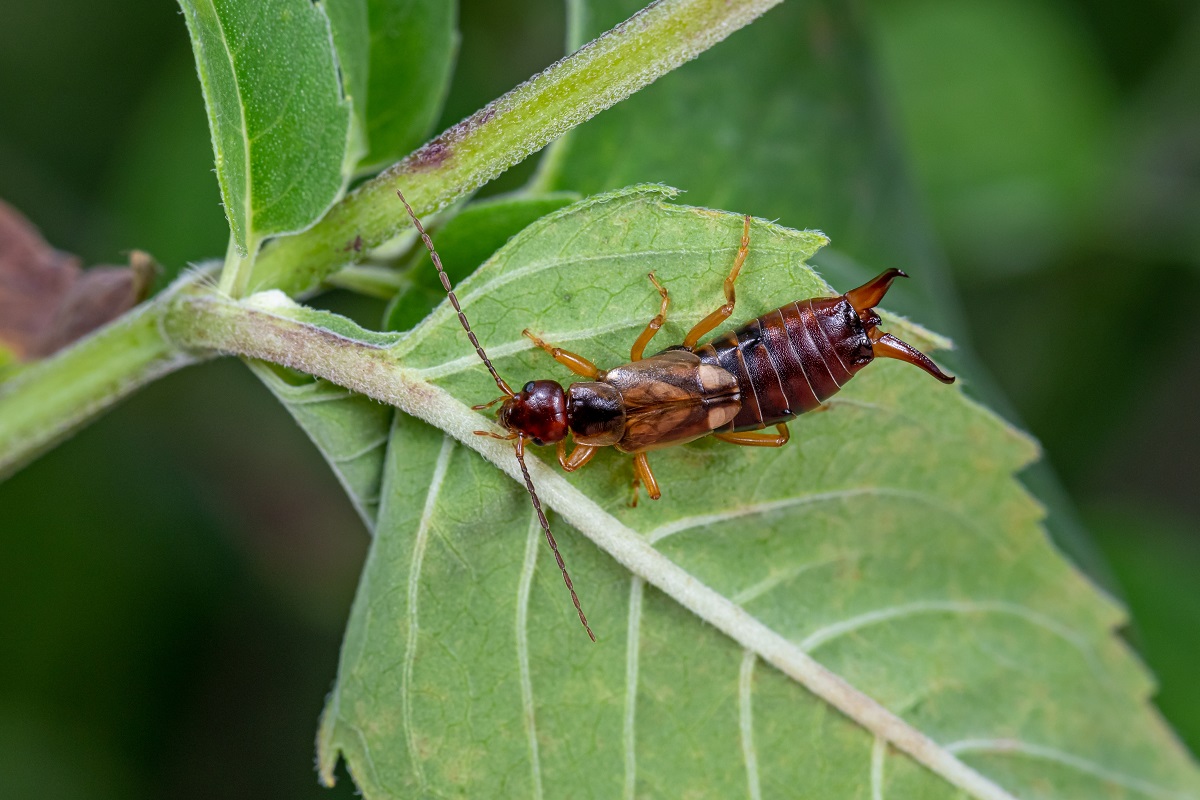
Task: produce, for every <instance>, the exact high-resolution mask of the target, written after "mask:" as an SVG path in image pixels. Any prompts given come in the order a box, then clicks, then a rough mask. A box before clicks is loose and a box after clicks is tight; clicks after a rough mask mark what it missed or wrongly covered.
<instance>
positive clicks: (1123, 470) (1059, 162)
mask: <svg viewBox="0 0 1200 800" xmlns="http://www.w3.org/2000/svg"><path fill="white" fill-rule="evenodd" d="M790 1H792V2H795V1H796V0H790ZM862 8H863V12H864V14H865V15H866V17H867V18H868V20H869V24H870V26H871V31H872V34H873V36H874V41H875V45H876V48H877V52H876V58H877V62H878V67H879V72H880V81H881V83H882V86H883V92H884V94H885V96H887V97H889V98H891V106H892V108H891V111H892V113H893V115H894V119H895V123H896V128H897V130H898V131H899V135H900V137H901V139H902V142H903V145H904V147H905V149H906V152H907V154H908V163H909V165H910V168H911V172H912V174H913V176H914V179H915V181H916V184H917V186H918V189H919V194H920V196H921V198H922V201H923V203H924V206H925V209H924V211H925V213H926V215H927V217H928V219H929V221H930V225H931V227H932V228H933V230H934V232H935V233H936V235H937V238H938V239H939V241H940V244H941V246H942V248H943V249H944V251H945V253H946V256H947V261H948V262H949V264H950V265H951V266H952V268H953V272H954V277H955V280H956V283H957V289H958V293H959V296H960V298H961V302H962V312H963V315H964V316H965V317H966V319H967V320H968V321H969V326H970V330H971V334H972V338H973V345H974V347H975V349H976V350H977V352H978V353H979V354H980V356H981V358H982V361H983V362H984V364H985V366H986V367H987V368H988V369H989V370H990V371H991V373H992V374H993V376H994V377H995V378H996V380H997V382H998V383H999V384H1000V385H1001V387H1002V388H1003V391H1004V392H1005V394H1006V395H1007V397H1008V398H1009V400H1010V401H1011V404H1012V410H1011V411H1008V412H1007V413H1011V414H1014V415H1015V416H1016V417H1017V418H1018V419H1020V420H1021V422H1022V424H1023V425H1024V426H1025V427H1027V428H1028V429H1029V430H1030V431H1031V432H1032V433H1033V434H1034V435H1035V436H1036V437H1037V438H1038V439H1039V440H1040V441H1041V442H1042V443H1043V444H1044V446H1045V449H1046V453H1047V456H1046V457H1047V460H1048V462H1049V464H1050V465H1051V467H1052V468H1053V469H1054V470H1055V471H1056V472H1057V474H1058V476H1059V477H1060V479H1061V481H1062V483H1063V484H1064V485H1065V487H1066V488H1067V490H1068V492H1069V493H1070V495H1071V497H1072V500H1073V502H1074V503H1075V505H1076V506H1077V508H1078V509H1079V510H1080V512H1081V515H1082V517H1083V518H1084V520H1085V522H1086V523H1087V524H1088V526H1089V528H1090V531H1091V533H1092V534H1093V535H1094V543H1095V546H1096V548H1097V549H1098V550H1099V552H1100V553H1101V554H1102V555H1103V557H1104V559H1105V560H1106V561H1107V566H1108V569H1109V570H1110V571H1111V573H1105V574H1100V575H1098V578H1099V579H1101V580H1102V581H1112V583H1111V584H1110V585H1112V586H1113V587H1114V591H1115V592H1117V593H1119V594H1120V595H1121V596H1123V597H1124V599H1125V600H1126V602H1127V603H1128V604H1129V606H1130V608H1131V610H1132V612H1133V615H1134V617H1135V620H1136V621H1135V626H1134V627H1133V628H1132V629H1131V630H1130V631H1128V636H1129V638H1130V639H1131V641H1133V642H1134V644H1135V646H1136V647H1137V648H1138V649H1139V650H1140V651H1141V652H1142V653H1143V655H1144V657H1145V659H1146V660H1147V662H1148V663H1149V664H1150V666H1151V667H1152V669H1153V670H1154V671H1155V672H1156V673H1157V674H1158V676H1159V678H1160V680H1161V683H1162V686H1163V689H1162V691H1161V694H1160V696H1159V698H1158V701H1159V704H1160V707H1161V708H1162V710H1163V713H1164V714H1165V715H1166V716H1167V718H1168V719H1169V720H1170V721H1171V722H1172V724H1173V725H1174V726H1175V728H1176V730H1178V731H1179V733H1180V735H1181V737H1182V738H1183V739H1184V740H1185V741H1186V742H1187V743H1188V744H1189V745H1190V746H1191V748H1192V749H1193V752H1195V751H1197V750H1200V686H1197V682H1196V681H1195V673H1196V666H1195V665H1196V664H1197V663H1200V493H1198V492H1197V484H1198V483H1200V481H1198V476H1200V455H1197V454H1198V453H1200V417H1198V415H1197V414H1196V413H1195V412H1194V409H1195V407H1196V401H1195V400H1194V399H1193V397H1194V396H1193V395H1191V393H1190V392H1191V390H1193V389H1195V390H1196V391H1197V392H1200V333H1198V332H1197V326H1196V325H1195V324H1194V321H1193V319H1192V314H1191V311H1192V308H1193V302H1194V301H1195V300H1196V299H1197V298H1200V224H1198V223H1200V12H1198V11H1197V10H1196V9H1195V8H1194V7H1193V4H1190V3H1187V2H1184V0H1149V1H1148V2H1144V3H1141V4H1137V5H1136V6H1135V5H1134V4H1128V3H1118V2H1115V0H1044V1H1043V2H1033V1H1032V0H1029V1H1026V0H1015V1H1014V0H959V1H957V2H952V3H951V2H933V1H932V0H896V1H895V2H883V1H882V0H877V1H876V2H870V3H866V4H865V5H863V7H862ZM461 19H462V28H463V41H462V46H461V48H460V52H461V54H462V55H461V60H460V64H459V66H458V69H457V72H456V78H455V83H454V88H453V90H452V94H451V97H450V99H449V101H448V104H447V108H446V111H445V114H444V118H443V122H444V123H445V124H449V123H452V122H454V121H457V120H458V119H460V118H462V117H463V116H465V115H467V114H469V113H470V112H472V111H474V110H475V109H476V108H478V107H479V106H481V105H482V104H483V103H485V102H486V101H487V100H490V99H492V98H493V97H495V96H498V95H499V94H501V93H502V92H504V91H506V90H507V89H509V88H511V87H512V86H514V85H515V84H516V83H518V82H520V81H521V80H523V79H524V78H526V77H528V76H529V75H531V74H533V73H535V72H537V71H538V70H540V69H542V68H543V67H545V66H546V65H547V64H549V63H550V62H551V61H553V60H555V59H556V58H557V57H559V55H560V54H561V42H562V40H563V36H564V33H563V28H564V24H563V11H562V8H561V5H560V3H559V2H557V0H537V1H536V2H516V0H512V1H511V2H510V1H507V0H506V2H490V3H489V2H484V1H483V0H468V1H467V2H464V3H463V5H462V12H461ZM765 24H770V23H769V22H767V23H765ZM716 53H717V54H719V48H718V50H717V51H716ZM441 127H444V125H443V126H441ZM797 136H803V132H802V131H798V132H797ZM529 169H530V165H525V166H523V167H522V168H519V170H518V171H517V174H516V175H509V176H506V177H505V178H503V179H502V180H501V181H500V182H499V184H500V186H501V187H504V186H508V187H512V186H514V185H516V183H517V182H518V181H519V179H520V178H521V176H523V175H528V171H529ZM646 177H647V179H653V177H654V176H646ZM492 190H495V189H494V187H493V189H492ZM0 197H2V198H4V199H5V200H7V201H8V202H10V203H12V204H13V205H15V206H16V207H17V208H19V209H21V210H22V211H23V212H24V213H25V214H26V215H28V216H29V217H30V219H32V220H33V221H34V222H35V224H37V225H38V226H39V227H40V228H41V229H42V231H43V233H44V234H45V236H46V238H47V239H48V240H49V241H50V242H51V243H53V244H54V245H56V246H57V247H59V248H61V249H64V250H68V251H72V252H75V253H78V254H80V255H81V256H83V258H84V259H85V260H86V261H87V262H88V263H121V262H122V261H123V260H124V255H123V254H124V252H125V251H127V250H129V249H130V248H133V247H138V248H141V249H145V250H148V251H150V252H152V253H153V254H154V255H155V256H156V257H157V258H158V259H159V260H160V261H161V262H163V263H164V264H169V265H179V264H182V263H184V262H188V261H198V260H201V259H204V258H208V257H213V256H219V255H220V254H221V253H223V252H224V248H225V242H226V237H227V228H226V226H225V221H224V217H223V216H222V213H221V209H220V207H219V205H218V193H217V185H216V181H215V179H214V175H213V173H212V153H211V149H210V145H209V139H208V130H207V125H206V122H205V117H204V109H203V103H202V100H201V96H200V91H199V86H198V84H197V81H196V77H195V68H194V65H193V61H192V56H191V52H190V49H189V45H188V40H187V34H186V31H185V29H184V24H183V19H182V17H181V16H180V15H179V13H178V12H177V9H176V7H175V5H174V4H173V3H168V2H165V1H164V2H159V3H153V4H150V3H143V2H137V0H110V2H108V3H104V4H94V3H87V2H82V0H44V1H43V2H41V3H38V4H13V5H12V7H10V8H6V9H5V12H4V24H3V25H2V26H0ZM685 199H686V198H685ZM735 210H736V209H735ZM784 222H785V223H786V224H790V225H796V226H806V225H807V226H812V227H820V226H821V220H784ZM1006 411H1007V410H1006ZM0 529H2V531H3V535H2V536H0V565H3V567H2V569H0V575H2V576H3V578H2V579H0V795H3V796H5V797H8V796H12V797H24V796H40V797H49V798H57V797H63V798H66V797H88V798H105V797H160V796H171V797H208V796H210V795H212V794H214V793H216V792H220V793H221V795H222V796H224V797H232V798H236V797H247V798H249V797H276V796H289V797H304V796H312V797H332V796H350V795H351V790H352V787H351V786H350V783H349V781H347V780H343V781H342V782H341V785H340V786H339V788H338V790H336V793H333V794H331V793H329V792H326V791H324V790H321V789H319V788H318V787H317V786H316V782H315V777H314V773H313V771H312V747H313V745H312V742H313V737H314V734H315V730H316V720H317V715H318V714H319V712H320V709H321V705H322V703H323V700H324V697H325V694H326V692H327V691H328V690H329V688H330V686H331V685H332V681H333V678H334V672H335V669H336V663H337V652H338V647H339V644H340V638H341V630H342V625H343V623H344V621H345V617H346V613H347V610H348V607H349V603H350V600H351V597H352V595H353V591H354V585H355V582H356V580H357V577H358V571H359V568H360V566H361V560H362V557H363V555H364V553H365V550H366V544H367V542H366V536H365V533H364V532H363V530H362V527H361V524H360V523H359V521H358V519H357V517H356V516H355V515H354V513H353V511H352V509H351V507H350V504H349V503H348V501H347V500H346V499H345V497H344V496H343V495H342V493H341V490H340V488H339V487H338V485H337V482H336V481H335V480H334V479H333V477H332V476H331V475H330V474H329V471H328V469H327V468H326V466H325V465H324V463H323V462H322V461H321V460H320V458H319V456H318V455H317V453H316V451H315V449H314V448H313V447H312V446H311V444H309V442H308V441H307V440H306V439H305V438H304V436H303V434H301V433H300V431H299V430H298V429H297V428H296V427H295V426H294V425H293V423H292V422H291V420H290V418H289V417H288V416H287V414H286V413H285V412H284V411H283V409H282V408H280V407H278V406H277V405H276V404H275V402H274V401H273V400H272V399H271V398H270V397H269V395H268V393H267V392H266V390H265V389H264V388H263V387H262V386H260V385H259V384H258V383H257V382H256V381H255V379H254V378H253V377H252V376H251V375H250V374H249V373H248V372H247V371H246V370H245V369H243V368H242V367H241V366H240V365H239V364H237V363H235V362H230V361H225V362H218V363H211V364H208V365H205V366H202V367H197V368H193V369H190V370H187V371H185V372H182V373H179V374H177V375H174V376H171V377H170V378H168V379H166V380H163V381H161V382H159V383H157V384H154V385H152V386H150V387H149V388H147V389H145V390H143V391H142V392H140V393H139V394H138V395H136V396H135V397H134V398H133V399H131V400H130V401H128V402H126V403H124V404H123V405H122V406H121V407H120V408H118V409H117V410H116V411H115V412H112V413H110V414H108V415H107V416H106V417H104V418H103V419H101V420H100V421H99V422H98V423H96V424H94V425H92V426H91V427H89V428H87V429H86V430H84V431H83V432H82V433H80V434H79V435H78V436H76V437H75V438H74V439H73V440H71V441H70V442H69V443H67V444H66V445H64V446H62V447H60V448H58V449H56V450H55V451H53V452H51V453H50V454H48V455H47V456H45V457H43V458H42V459H40V460H39V461H38V462H36V463H34V464H33V465H32V466H30V467H28V468H26V469H25V470H24V471H22V472H20V473H18V474H17V475H16V476H15V477H13V478H12V479H10V480H9V481H8V482H7V483H4V484H0Z"/></svg>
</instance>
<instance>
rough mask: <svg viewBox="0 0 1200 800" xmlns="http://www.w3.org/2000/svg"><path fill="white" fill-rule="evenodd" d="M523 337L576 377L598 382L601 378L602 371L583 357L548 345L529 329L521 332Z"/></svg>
mask: <svg viewBox="0 0 1200 800" xmlns="http://www.w3.org/2000/svg"><path fill="white" fill-rule="evenodd" d="M521 335H522V336H525V337H526V338H528V339H529V340H530V341H531V342H533V343H534V344H536V345H537V346H538V347H540V348H542V349H543V350H545V351H546V352H547V353H549V354H550V355H551V356H553V357H554V360H555V361H557V362H558V363H560V364H562V365H563V366H564V367H566V368H567V369H569V370H571V372H574V373H575V374H576V375H579V376H580V377H583V378H590V379H591V380H596V379H597V378H599V377H600V370H598V369H596V365H595V364H593V363H592V362H590V361H588V360H587V359H586V358H584V357H583V356H581V355H576V354H575V353H572V352H570V351H569V350H563V349H562V348H561V347H555V346H554V345H551V344H546V343H545V342H543V341H542V340H541V339H539V338H538V337H536V336H534V335H533V334H532V333H530V332H529V329H528V328H526V329H525V330H523V331H521Z"/></svg>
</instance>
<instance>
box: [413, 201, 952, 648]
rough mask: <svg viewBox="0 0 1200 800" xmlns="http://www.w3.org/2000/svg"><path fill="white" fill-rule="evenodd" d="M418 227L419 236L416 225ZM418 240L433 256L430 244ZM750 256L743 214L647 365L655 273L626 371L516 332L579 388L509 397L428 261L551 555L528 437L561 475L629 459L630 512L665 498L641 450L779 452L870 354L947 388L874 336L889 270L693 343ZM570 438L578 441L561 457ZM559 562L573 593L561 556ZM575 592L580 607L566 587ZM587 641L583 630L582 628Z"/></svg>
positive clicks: (926, 362)
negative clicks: (736, 243) (736, 237)
mask: <svg viewBox="0 0 1200 800" xmlns="http://www.w3.org/2000/svg"><path fill="white" fill-rule="evenodd" d="M401 199H403V196H401ZM405 205H406V206H407V203H405ZM411 211H412V209H409V212H410V213H411ZM413 219H414V221H415V220H416V217H414V218H413ZM417 225H418V230H420V224H419V223H417ZM422 234H423V235H424V231H422ZM425 238H426V245H427V246H428V247H429V248H430V252H431V253H432V252H433V246H432V243H431V242H429V241H428V237H425ZM749 248H750V217H746V218H745V224H744V227H743V232H742V242H741V247H740V248H739V250H738V254H737V257H736V259H735V260H734V265H733V269H732V270H731V271H730V273H729V276H728V277H727V278H726V279H725V287H724V288H725V300H726V302H725V304H724V305H722V306H721V307H720V308H718V309H717V310H716V311H714V312H713V313H711V314H709V315H708V316H707V317H705V318H704V319H703V320H701V321H700V322H699V323H698V324H697V325H696V326H695V327H693V328H692V329H691V331H689V332H688V334H687V336H685V337H684V340H683V342H682V344H679V345H677V346H674V347H671V348H668V349H667V350H664V351H662V352H660V353H657V354H656V355H652V356H649V357H646V358H643V355H642V354H643V352H644V351H645V348H646V345H647V344H649V342H650V340H651V339H653V338H654V335H655V334H656V333H657V332H658V330H659V329H660V328H661V327H662V326H663V323H664V322H665V321H666V316H667V307H668V305H669V303H670V301H669V297H668V295H667V290H666V289H665V288H664V287H663V286H662V285H661V284H659V282H658V281H657V280H656V279H655V277H654V274H653V273H651V274H650V280H651V282H652V283H653V284H654V287H655V288H656V289H657V290H658V293H659V295H660V297H661V298H662V303H661V307H660V309H659V313H658V315H657V316H655V317H654V319H652V320H651V321H650V323H649V324H648V325H647V326H646V328H645V329H644V330H643V331H642V334H641V335H640V336H639V337H638V338H637V340H636V341H635V342H634V344H633V347H632V349H631V350H630V363H628V364H625V365H624V366H620V367H617V368H615V369H611V370H601V369H598V368H597V367H596V365H595V364H593V363H592V362H590V361H588V360H587V359H586V358H584V357H583V356H580V355H576V354H575V353H571V352H568V351H566V350H563V349H561V348H558V347H554V346H552V345H549V344H547V343H546V342H543V341H542V340H541V339H539V338H538V337H537V336H535V335H533V334H532V333H530V332H529V331H528V330H526V331H524V333H525V335H526V336H527V337H529V338H530V339H531V340H532V341H533V342H534V344H536V345H537V346H538V347H540V348H542V349H543V350H545V351H546V352H548V353H549V354H550V355H551V356H553V357H554V359H555V360H556V361H558V362H559V363H560V364H562V365H563V366H565V367H567V368H568V369H570V370H571V371H572V372H574V373H575V374H576V375H579V376H581V377H583V378H584V379H585V380H583V381H579V382H576V383H572V384H571V385H570V386H568V387H567V388H566V389H564V388H563V387H562V386H561V385H560V384H559V383H558V382H556V381H550V380H538V381H530V382H529V383H527V384H525V386H523V387H522V389H521V391H520V392H513V391H512V390H511V389H509V387H508V385H507V384H506V383H504V381H503V380H502V379H501V378H500V376H499V375H498V374H497V373H496V371H495V368H494V367H493V366H492V363H491V362H490V361H489V360H488V359H487V357H486V355H484V353H483V350H482V348H481V347H480V346H479V343H478V342H477V341H476V340H475V336H474V334H473V333H471V330H470V326H469V325H467V322H466V318H465V317H464V316H463V315H462V312H461V310H460V309H459V308H458V300H457V298H456V297H455V296H454V293H453V292H452V291H450V285H449V280H448V279H447V278H446V277H445V273H444V272H442V271H441V264H440V262H439V261H438V259H437V257H436V253H434V259H433V260H434V264H435V266H437V267H438V270H439V273H440V274H441V276H442V285H443V286H445V288H446V290H447V292H448V293H449V295H450V300H451V302H452V303H453V305H454V307H455V310H458V311H459V316H460V321H461V322H462V325H463V327H464V328H465V329H466V330H467V333H468V336H469V337H470V338H471V342H472V344H474V345H475V347H476V350H477V351H478V352H479V355H480V357H481V358H482V359H483V361H484V364H485V365H486V366H487V367H488V369H489V371H490V372H491V373H492V377H493V378H494V379H495V380H496V384H497V386H499V387H500V390H501V391H502V392H503V395H502V396H501V397H499V398H497V399H496V400H493V401H492V403H489V404H487V406H490V405H494V404H495V403H497V402H499V403H501V406H500V409H499V412H498V413H497V419H498V421H499V423H500V425H501V426H502V427H503V428H504V429H505V430H507V431H508V434H507V435H505V436H500V435H499V434H494V433H489V432H484V431H477V433H481V434H484V435H489V436H496V437H497V438H506V439H515V440H516V451H517V458H518V460H519V461H520V463H521V467H522V470H523V471H524V473H525V479H526V488H527V489H528V490H529V493H530V496H531V497H532V498H533V502H534V507H535V508H536V509H537V511H538V514H539V516H540V517H541V521H542V525H543V527H544V528H545V531H546V536H547V539H548V540H549V541H550V544H551V547H552V548H554V551H555V556H556V557H558V550H557V547H556V545H555V544H554V539H553V537H552V536H551V535H550V528H549V525H548V523H546V520H545V517H544V515H542V514H541V506H540V503H539V502H538V500H537V495H536V493H535V492H534V490H533V484H532V482H531V481H530V480H529V475H528V471H525V470H524V467H525V463H524V460H523V452H524V442H525V440H526V439H529V440H530V441H531V442H532V443H533V444H536V445H542V444H556V445H557V447H558V461H559V463H560V464H561V465H562V467H563V469H564V470H566V471H568V472H572V471H574V470H577V469H579V468H580V467H582V466H583V465H584V464H586V463H587V462H588V461H590V460H591V458H592V457H593V456H594V455H595V454H596V452H597V451H598V450H599V449H600V448H601V447H614V448H616V449H617V450H619V451H621V452H623V453H629V454H631V455H633V458H634V461H633V468H634V480H633V486H634V489H633V491H634V493H633V504H634V505H636V504H637V493H638V488H639V486H642V485H644V486H645V487H646V491H647V493H648V494H649V495H650V497H651V498H652V499H658V497H659V496H660V494H661V493H660V491H659V488H658V483H657V481H656V480H655V478H654V474H653V473H652V472H651V470H650V465H649V463H648V461H647V460H646V453H647V452H648V451H650V450H657V449H659V448H663V447H670V446H673V445H677V444H683V443H685V442H690V441H692V440H694V439H698V438H700V437H702V436H707V435H710V434H711V435H713V436H715V437H716V438H718V439H721V440H723V441H725V442H729V443H730V444H737V445H746V446H757V447H780V446H782V445H784V444H786V443H787V441H788V439H789V433H788V429H787V422H788V421H790V420H792V419H794V418H795V417H797V416H798V415H800V414H803V413H805V412H808V411H815V410H817V409H819V408H821V407H822V403H823V402H824V401H825V400H827V399H828V398H829V397H830V396H832V395H834V394H835V393H837V392H838V391H839V390H840V389H841V388H842V387H843V386H844V385H845V384H846V382H847V381H848V380H850V379H851V378H852V377H854V375H855V374H856V373H857V372H858V371H859V370H861V369H862V368H863V367H865V366H866V365H867V364H870V363H871V362H872V361H873V360H874V359H875V358H878V357H884V358H895V359H899V360H901V361H907V362H908V363H910V364H913V365H915V366H917V367H920V368H921V369H923V370H925V371H926V372H928V373H929V374H930V375H932V376H934V377H935V378H937V379H938V380H940V381H942V382H943V383H953V382H954V378H952V377H950V376H948V375H946V374H944V373H943V372H942V371H941V370H940V369H938V367H937V366H936V365H935V364H934V363H933V362H932V361H931V360H930V359H929V358H928V357H927V356H925V355H924V354H923V353H921V352H919V351H917V350H916V349H914V348H913V347H912V346H910V345H908V344H906V343H905V342H903V341H901V340H900V339H897V338H896V337H895V336H892V335H891V334H887V333H883V332H882V331H880V330H878V325H879V324H880V318H879V315H878V314H876V313H875V305H876V304H878V303H879V301H880V300H881V299H883V296H884V294H885V293H886V292H887V290H888V288H889V287H890V286H891V283H892V281H893V280H895V279H896V278H898V277H907V276H905V275H904V273H903V272H901V271H900V270H898V269H890V270H887V271H886V272H883V273H882V274H880V275H879V276H878V277H876V278H875V279H874V280H872V281H869V282H868V283H866V284H864V285H862V286H860V287H858V288H857V289H854V290H853V291H850V292H847V293H846V294H844V295H842V296H840V297H819V298H811V299H806V300H797V301H796V302H794V303H790V304H788V305H786V306H783V307H782V308H778V309H776V310H774V311H771V312H769V313H767V314H764V315H762V316H761V317H758V318H757V319H754V320H751V321H750V322H748V323H747V324H745V325H743V326H742V327H741V328H738V329H737V330H735V331H731V332H729V333H726V334H724V335H722V336H719V337H717V338H716V339H714V340H712V341H711V342H709V343H708V344H705V345H702V346H700V345H699V341H700V339H701V338H702V337H703V336H705V335H706V334H708V333H709V332H711V331H712V330H713V329H714V328H716V327H717V326H718V325H720V324H721V323H722V322H724V321H725V320H726V319H727V318H728V317H729V316H730V315H731V314H732V313H733V309H734V306H735V302H736V300H735V292H734V283H735V282H736V280H737V276H738V273H739V272H740V271H741V268H742V264H743V263H744V262H745V260H746V255H747V253H748V252H749ZM487 406H477V407H476V408H486V407H487ZM769 426H775V428H776V433H774V434H767V433H756V432H755V431H759V430H761V429H763V428H766V427H769ZM568 434H569V435H570V437H571V438H572V439H574V442H575V447H574V449H573V450H572V451H571V452H570V453H569V454H568V453H567V449H566V441H567V436H568ZM558 564H559V567H560V568H561V569H562V571H563V579H564V580H565V581H566V583H567V586H568V588H570V587H571V581H570V578H569V577H567V573H566V568H565V567H564V566H563V562H562V559H561V557H558ZM571 596H572V599H573V600H574V601H575V606H576V608H577V609H579V600H578V598H577V597H575V592H574V589H572V590H571ZM579 617H580V620H581V621H582V622H583V624H584V627H585V628H586V627H587V620H586V619H585V618H584V616H583V611H582V610H581V609H580V610H579ZM588 633H589V635H590V634H591V630H590V629H589V630H588ZM593 638H595V637H593Z"/></svg>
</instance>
